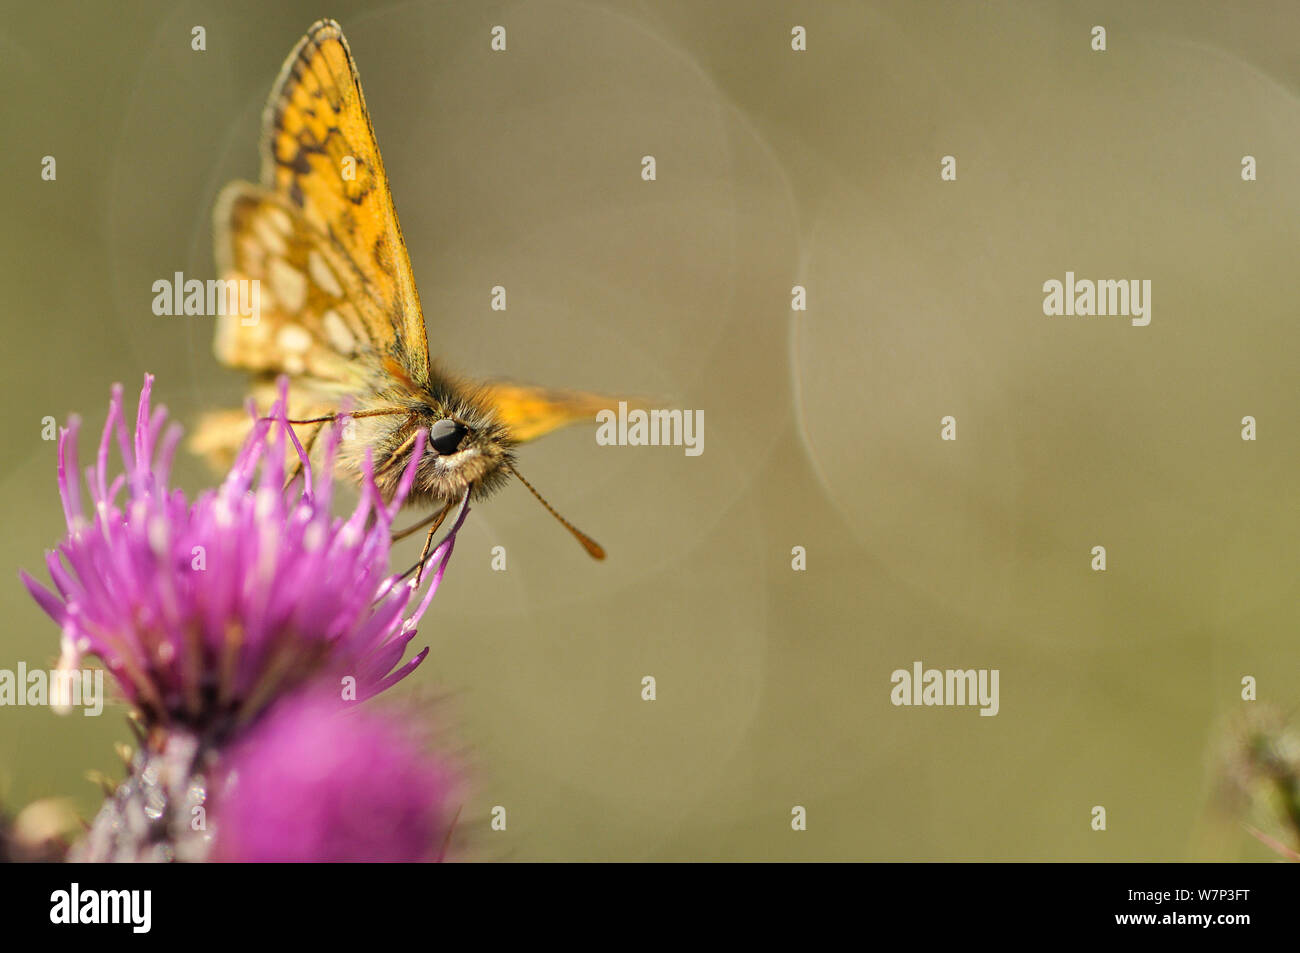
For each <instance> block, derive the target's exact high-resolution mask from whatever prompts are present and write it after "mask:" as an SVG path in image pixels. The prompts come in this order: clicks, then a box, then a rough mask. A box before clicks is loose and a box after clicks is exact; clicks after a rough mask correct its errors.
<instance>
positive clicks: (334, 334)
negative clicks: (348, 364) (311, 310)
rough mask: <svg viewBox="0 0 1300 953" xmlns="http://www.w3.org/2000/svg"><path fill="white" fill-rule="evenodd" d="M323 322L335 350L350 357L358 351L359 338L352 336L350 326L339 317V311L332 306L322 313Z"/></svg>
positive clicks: (326, 334)
mask: <svg viewBox="0 0 1300 953" xmlns="http://www.w3.org/2000/svg"><path fill="white" fill-rule="evenodd" d="M321 324H322V326H323V327H324V328H325V336H326V337H327V338H329V342H330V345H331V346H332V347H333V348H334V350H336V351H338V352H339V353H340V354H345V355H347V356H349V357H351V356H352V355H353V354H355V353H356V352H357V339H356V338H354V337H353V336H352V332H351V331H349V330H348V326H347V325H346V324H345V323H344V322H343V319H342V318H340V317H339V313H338V312H337V311H335V310H334V309H333V308H331V309H330V310H328V311H326V312H325V313H324V314H323V315H321Z"/></svg>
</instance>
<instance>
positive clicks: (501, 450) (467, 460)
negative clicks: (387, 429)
mask: <svg viewBox="0 0 1300 953" xmlns="http://www.w3.org/2000/svg"><path fill="white" fill-rule="evenodd" d="M457 410H458V411H459V412H453V413H448V412H446V411H445V410H444V411H443V412H442V413H439V411H438V410H437V409H435V408H431V407H426V408H422V413H420V414H418V415H417V416H416V419H414V420H412V421H411V423H412V424H413V426H414V427H415V428H423V429H424V430H425V431H426V432H427V433H428V439H427V441H426V443H425V451H424V454H423V456H421V458H420V465H419V468H418V469H417V471H416V474H415V486H414V487H413V490H412V495H413V496H415V497H424V498H426V499H430V500H437V501H441V502H444V503H450V502H455V501H458V500H461V499H463V498H464V496H465V493H466V491H468V492H469V497H470V500H471V501H472V502H477V501H479V500H482V499H484V498H486V497H487V496H489V495H491V494H492V493H494V492H495V491H496V490H498V489H500V488H501V487H502V486H503V485H504V484H505V483H506V482H507V481H508V480H509V478H510V470H511V466H512V464H513V462H514V454H513V453H512V452H511V447H512V446H513V444H514V442H513V441H512V440H511V439H510V434H509V432H508V431H507V430H506V429H505V428H504V427H502V426H501V425H500V424H498V423H496V421H495V420H493V419H492V418H491V417H490V416H489V415H487V414H483V413H478V412H475V411H476V409H472V408H458V409H457Z"/></svg>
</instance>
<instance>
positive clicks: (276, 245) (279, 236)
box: [252, 209, 289, 255]
mask: <svg viewBox="0 0 1300 953" xmlns="http://www.w3.org/2000/svg"><path fill="white" fill-rule="evenodd" d="M275 211H277V212H279V211H280V210H279V209H276V210H275ZM280 214H281V215H283V214H284V213H283V212H280ZM252 228H253V234H254V235H256V236H257V239H258V241H260V242H261V243H262V245H263V246H264V247H266V248H267V249H268V250H269V251H270V252H271V253H272V254H275V255H284V254H286V253H287V252H288V251H289V243H288V242H286V241H285V240H284V233H283V232H280V231H277V230H276V228H275V226H274V225H272V224H271V222H270V220H269V218H265V217H263V216H260V215H259V216H255V217H254V218H253V222H252Z"/></svg>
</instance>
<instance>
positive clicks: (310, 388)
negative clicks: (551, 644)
mask: <svg viewBox="0 0 1300 953" xmlns="http://www.w3.org/2000/svg"><path fill="white" fill-rule="evenodd" d="M261 151H262V170H261V183H260V184H259V185H253V184H251V183H247V182H232V183H231V184H229V185H228V186H226V188H225V189H224V190H222V192H221V193H220V195H219V197H218V199H217V202H216V207H215V210H214V218H215V228H216V232H215V235H216V237H215V249H216V258H217V267H218V271H219V272H220V274H221V278H222V279H223V280H226V281H229V280H231V279H234V280H244V281H255V282H257V283H258V287H259V299H260V304H259V308H258V314H257V315H256V320H250V319H249V317H248V316H242V315H240V314H224V315H220V316H218V318H217V328H216V335H215V340H214V344H213V346H214V350H215V353H216V356H217V359H218V360H219V361H221V362H222V363H223V364H226V365H229V366H231V367H234V368H240V369H244V370H247V371H250V372H252V374H253V375H254V380H253V385H252V394H251V396H252V398H253V400H254V402H255V403H256V404H257V406H258V407H259V408H261V409H262V412H263V413H265V412H266V409H267V408H269V407H270V406H271V404H272V403H273V401H274V399H275V383H274V382H275V379H276V378H277V376H279V375H282V374H284V375H288V376H289V379H290V384H291V387H290V407H289V409H288V413H289V416H290V418H292V419H291V422H292V423H293V424H294V425H295V427H298V428H300V429H299V431H298V432H299V434H300V437H301V439H302V442H303V445H304V447H306V448H307V450H308V452H310V449H311V447H312V445H313V443H314V441H315V439H316V437H317V436H318V435H319V433H320V432H321V429H322V428H323V427H325V426H328V425H330V424H331V422H333V421H335V420H337V419H339V418H340V417H342V416H344V414H342V413H341V408H343V407H344V405H345V403H346V411H347V413H346V419H347V420H348V421H349V423H348V425H347V426H346V427H345V429H344V431H343V433H344V436H343V439H342V442H341V444H340V447H339V453H338V459H337V469H338V471H339V472H340V474H341V475H343V476H344V477H346V478H350V479H352V480H354V481H360V480H361V479H362V478H363V477H362V474H363V469H362V468H363V465H364V461H365V457H366V455H367V453H369V454H370V455H371V459H372V464H371V465H372V467H373V472H374V478H375V482H376V485H377V486H378V487H379V489H380V492H381V493H382V494H383V495H384V496H385V498H387V499H391V497H392V495H393V493H394V491H395V490H396V489H397V486H398V483H399V481H400V479H401V476H402V473H403V471H404V470H405V469H406V466H407V464H408V463H409V461H410V458H411V454H412V452H413V448H414V446H415V443H416V439H417V433H418V432H419V431H421V430H424V431H425V432H426V433H427V445H426V450H425V452H424V454H423V455H422V457H421V459H420V462H419V466H418V469H417V471H416V476H415V483H414V486H413V488H412V490H411V493H410V495H409V496H408V497H407V500H408V502H414V503H418V504H425V505H432V506H433V507H434V512H433V513H432V514H431V515H430V516H429V517H428V518H427V519H426V520H422V521H421V522H419V523H417V524H416V525H415V526H412V527H410V528H409V529H407V530H404V531H401V532H399V533H395V534H394V539H398V538H401V537H403V536H406V535H409V534H410V533H412V532H414V531H415V530H417V529H420V528H423V526H425V525H428V524H432V525H431V528H430V530H429V534H428V537H427V539H426V541H425V549H424V554H423V555H422V556H421V561H420V563H419V564H417V567H419V568H421V569H422V567H423V564H424V560H425V558H427V556H428V553H429V551H430V547H431V546H432V543H433V538H434V533H435V532H436V531H437V529H438V527H439V526H440V525H441V523H442V521H443V519H444V518H445V517H446V515H447V514H448V512H450V510H451V509H452V507H453V506H455V505H457V504H459V503H462V502H464V503H468V502H470V501H477V500H480V499H483V498H485V497H487V496H488V495H490V494H491V493H493V492H495V491H496V490H498V489H500V488H501V487H502V486H503V485H504V484H505V483H507V482H508V481H509V479H510V477H511V476H514V477H516V478H518V479H519V481H520V482H521V483H523V484H524V486H525V487H527V488H528V490H529V491H530V492H531V493H532V494H533V495H534V496H536V497H537V499H538V500H539V501H540V502H541V503H542V505H543V506H545V507H546V509H547V510H548V511H549V512H550V513H551V514H552V515H553V516H555V518H556V519H558V520H559V521H560V522H561V523H562V524H563V525H564V526H565V527H566V528H567V529H568V530H569V532H571V533H572V534H573V535H574V537H575V538H576V539H577V540H578V541H579V542H580V543H581V544H582V545H583V547H584V548H585V549H586V550H587V552H588V553H590V554H591V555H592V556H593V557H594V558H596V559H603V558H604V557H605V552H604V550H603V549H602V548H601V547H600V545H599V544H598V543H596V542H595V540H593V539H591V538H590V537H589V536H587V535H586V534H584V533H582V532H581V531H580V530H578V529H577V528H576V527H574V526H573V525H572V524H571V523H569V522H568V521H567V520H565V519H564V517H562V516H560V515H559V513H557V512H556V511H555V510H554V509H553V508H552V507H551V505H550V504H549V503H547V502H546V500H545V499H543V498H542V496H541V494H539V493H538V492H537V491H536V490H535V489H533V487H532V485H531V484H530V483H529V482H528V481H527V480H525V479H524V478H523V477H522V476H521V475H520V474H519V471H518V469H517V466H516V463H515V447H516V446H517V445H519V444H521V443H524V442H527V441H530V440H533V439H536V438H537V437H540V436H542V435H544V434H546V433H549V432H550V431H552V430H554V429H556V428H557V427H561V426H564V425H565V424H569V423H573V422H575V421H579V420H584V419H586V420H591V419H593V415H594V414H595V413H596V412H597V411H599V410H601V409H603V408H607V407H609V406H610V403H611V402H610V399H609V398H606V397H602V396H600V395H598V394H590V393H585V392H581V391H569V390H553V389H548V388H541V387H531V386H528V385H524V384H518V383H513V382H507V381H497V380H473V379H470V378H464V377H460V376H457V375H454V374H452V373H450V372H448V371H446V370H444V369H442V368H441V367H439V366H438V365H436V364H435V363H434V361H433V360H432V359H431V358H430V355H429V343H428V337H427V334H426V331H425V323H424V314H423V311H422V309H421V307H420V298H419V295H418V293H417V292H416V288H415V279H414V275H413V273H412V269H411V262H410V258H409V256H408V254H407V250H406V243H405V242H404V241H403V240H402V230H401V227H400V225H399V224H398V221H397V212H396V210H395V209H394V206H393V199H392V195H391V193H390V191H389V187H388V178H387V176H386V175H385V174H384V166H383V161H382V160H381V159H380V155H379V146H378V144H377V143H376V141H375V134H374V130H373V128H372V127H371V123H370V115H369V113H368V112H367V110H366V103H365V99H364V98H363V96H362V94H361V85H360V81H359V79H358V76H357V69H356V65H355V63H354V61H353V58H352V53H351V51H350V50H349V48H348V44H347V40H346V39H344V36H343V31H342V29H341V28H340V27H339V25H338V24H337V23H335V22H334V21H333V20H319V21H317V22H316V23H315V24H313V25H312V27H311V29H310V30H308V32H307V35H306V36H304V37H303V38H302V39H301V40H300V41H299V43H298V45H297V46H296V47H295V48H294V50H293V52H292V53H291V54H290V55H289V58H288V59H287V60H286V61H285V63H284V66H283V68H282V69H281V71H280V75H279V77H278V78H277V80H276V81H275V85H274V86H273V88H272V90H271V95H270V98H269V100H268V101H267V105H266V109H265V112H264V113H263V116H262V145H261ZM251 426H252V421H251V418H250V416H249V415H248V413H247V412H246V411H242V410H232V411H219V412H214V413H209V414H207V415H205V416H204V418H203V419H202V420H201V421H200V424H199V427H198V428H197V430H196V432H195V435H194V437H193V438H192V440H191V447H192V448H193V449H194V450H195V451H197V452H198V453H200V454H202V455H205V456H207V457H208V458H209V459H210V460H212V461H213V462H214V463H217V464H220V463H222V462H226V461H228V460H229V459H230V458H232V457H233V454H234V451H235V450H236V449H237V448H238V446H239V445H240V444H241V443H242V441H243V440H244V438H245V436H246V435H247V433H248V430H249V428H250V427H251ZM417 567H412V568H413V569H414V568H417Z"/></svg>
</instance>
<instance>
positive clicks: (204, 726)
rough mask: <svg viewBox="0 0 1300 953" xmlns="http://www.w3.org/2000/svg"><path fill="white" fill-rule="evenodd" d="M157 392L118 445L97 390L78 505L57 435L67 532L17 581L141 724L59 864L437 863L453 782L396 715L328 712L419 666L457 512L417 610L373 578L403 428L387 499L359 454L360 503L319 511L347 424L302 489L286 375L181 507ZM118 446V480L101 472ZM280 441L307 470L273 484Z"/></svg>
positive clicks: (399, 582) (384, 562)
mask: <svg viewBox="0 0 1300 953" xmlns="http://www.w3.org/2000/svg"><path fill="white" fill-rule="evenodd" d="M152 384H153V378H152V377H151V376H146V377H145V383H144V389H143V390H142V391H141V394H140V402H139V407H138V410H137V412H136V421H135V427H134V431H133V432H132V433H128V429H127V425H126V422H125V420H124V419H123V414H122V388H121V387H120V386H116V387H114V388H113V397H112V402H111V404H110V407H109V413H108V420H107V422H106V423H105V425H104V432H103V436H102V438H101V440H100V445H99V453H98V456H97V458H96V463H95V466H93V467H89V468H87V471H86V486H87V489H88V492H89V504H90V505H89V507H84V506H83V499H82V491H81V485H80V481H79V480H78V466H77V447H76V442H77V431H78V422H77V420H76V418H73V420H72V421H71V422H70V424H69V426H68V427H67V428H65V429H64V430H62V431H60V435H59V464H58V483H59V494H60V496H61V497H62V499H63V508H64V515H65V517H66V519H67V524H68V534H67V536H66V537H65V538H64V540H63V542H61V543H60V544H59V545H58V547H57V548H56V549H55V550H54V551H53V552H51V553H48V554H47V556H46V565H47V566H48V568H49V573H50V578H51V579H52V580H53V583H54V588H55V590H56V591H55V592H50V591H49V590H47V589H45V588H44V587H43V586H41V585H39V584H38V583H36V582H35V581H34V580H33V579H32V578H31V577H30V576H28V575H27V574H26V573H22V574H21V575H22V580H23V582H24V584H25V585H26V586H27V588H28V590H29V591H30V592H31V594H32V596H33V597H34V598H35V599H36V601H37V602H38V603H39V604H40V605H41V607H42V608H43V609H44V610H45V611H46V612H47V613H48V614H49V615H50V617H51V618H53V619H54V621H55V622H57V623H58V624H59V626H60V628H61V630H62V646H63V651H62V658H61V659H60V668H63V669H75V668H77V667H79V666H80V664H81V660H82V659H83V657H85V656H90V655H93V656H97V657H98V658H99V659H100V660H102V662H103V663H104V666H105V667H106V668H107V670H108V671H109V672H110V673H111V674H112V675H113V677H114V678H115V679H116V681H117V684H118V686H119V687H120V688H121V690H122V692H123V694H124V695H125V696H126V698H127V700H128V701H129V702H131V703H132V704H133V706H134V707H135V708H136V710H137V711H138V712H139V713H140V716H141V718H142V720H143V723H144V725H145V727H146V729H148V730H147V732H145V733H142V734H140V735H138V740H139V741H140V743H141V747H140V750H139V751H137V752H136V753H134V754H133V755H131V756H130V759H129V761H128V776H127V778H126V779H125V780H124V781H123V782H122V783H121V784H120V785H118V786H117V788H116V790H114V791H113V792H112V793H111V794H110V796H109V797H108V799H107V800H106V801H105V803H104V806H103V807H102V808H101V810H100V812H99V814H98V815H97V817H96V819H95V821H94V823H93V824H92V825H91V827H90V830H89V832H88V833H87V835H86V837H85V839H84V840H83V841H82V842H81V843H79V844H78V845H76V846H75V847H74V848H73V849H72V852H71V853H70V855H69V856H70V858H71V859H74V860H95V861H104V860H207V859H209V858H210V857H212V856H213V851H214V849H215V850H216V851H218V852H219V854H220V856H221V857H222V858H224V859H231V860H269V859H281V860H320V861H327V860H417V859H440V856H441V854H440V851H441V849H443V848H444V847H445V843H446V839H447V838H446V832H447V831H449V829H450V824H451V823H453V820H454V819H453V818H452V812H451V811H450V810H449V803H450V801H449V799H450V797H451V796H452V792H453V790H454V786H455V785H454V779H455V773H454V772H453V771H452V770H451V769H449V768H447V767H446V766H444V765H443V764H442V763H440V762H438V761H437V760H435V759H433V758H432V757H430V756H429V755H428V754H427V753H426V752H425V751H424V750H423V747H422V746H421V745H419V744H417V742H416V740H415V738H414V737H413V735H412V728H411V727H410V726H409V725H406V724H404V723H403V722H402V721H400V720H398V719H397V718H395V717H394V716H393V715H391V714H384V713H382V712H377V711H371V710H369V709H365V710H352V711H344V709H349V708H354V707H355V703H356V702H357V701H360V700H363V699H365V698H368V697H370V696H373V695H375V694H377V693H379V692H382V691H384V690H385V689H386V688H388V687H390V686H392V685H393V684H394V683H396V682H398V681H400V680H401V679H403V678H405V677H406V676H407V675H409V674H410V673H411V672H412V671H413V670H414V669H415V668H416V667H417V666H418V665H419V664H420V663H421V662H422V661H423V660H424V658H425V656H426V655H427V654H428V649H427V648H426V649H424V650H423V651H421V652H420V653H418V654H417V655H415V656H414V657H412V658H410V659H408V660H407V661H405V662H403V661H402V658H403V656H404V655H405V654H406V649H407V646H408V644H409V643H410V641H411V640H412V639H413V638H414V637H415V634H416V628H415V627H416V624H417V623H418V621H419V620H420V618H421V617H422V616H423V615H424V613H425V611H426V610H427V609H428V607H429V603H430V601H431V600H432V598H433V594H434V592H435V591H436V590H437V588H438V584H439V583H440V581H441V579H442V576H443V573H444V572H445V570H446V567H447V561H448V560H449V558H450V557H451V551H452V547H453V544H454V541H455V536H456V533H457V531H458V530H459V529H460V526H461V524H462V522H463V521H464V518H465V515H466V513H467V512H468V506H467V505H463V506H462V507H461V513H460V516H459V518H458V519H457V521H456V524H455V526H453V527H452V530H451V532H450V534H449V535H448V537H447V539H446V540H445V541H444V542H443V543H442V544H441V545H440V546H439V547H438V548H437V549H436V550H434V552H433V554H432V556H431V560H430V561H431V563H432V564H433V565H434V566H435V569H434V571H433V572H432V573H431V574H430V575H431V581H430V583H429V586H428V589H427V591H426V592H425V593H424V595H423V596H422V597H419V596H418V595H417V589H418V586H417V585H416V583H414V582H411V583H407V582H404V581H403V577H402V576H396V575H392V574H390V573H389V571H388V557H389V546H390V539H391V536H390V530H391V526H392V521H393V519H394V517H395V516H396V514H397V512H398V510H399V509H400V508H401V505H402V503H403V502H404V500H405V499H406V496H407V494H408V493H409V492H410V489H411V486H412V483H413V481H414V479H415V472H416V467H417V466H418V464H419V461H420V457H421V455H422V453H423V450H424V447H425V442H426V439H427V434H426V433H425V432H424V431H419V433H418V434H417V436H416V441H415V446H414V451H413V453H412V456H411V460H410V463H409V465H408V466H407V468H406V470H405V471H404V472H403V476H402V479H401V481H400V483H399V485H398V487H397V490H396V492H395V493H394V494H393V497H392V499H391V500H388V501H385V500H384V499H383V497H382V495H381V493H380V491H379V489H378V487H377V486H376V484H375V480H374V475H373V471H372V468H371V461H370V457H369V454H367V457H366V459H365V461H364V464H363V467H362V473H363V483H362V487H361V499H360V501H359V502H358V504H357V506H356V508H355V510H353V512H352V514H351V515H350V516H349V517H347V518H336V517H334V516H332V515H331V513H330V503H331V493H332V487H333V483H332V474H333V464H334V460H335V457H336V455H337V452H338V446H339V442H340V440H341V437H342V424H341V422H339V421H336V422H335V423H334V425H333V426H328V427H326V428H325V430H324V431H323V433H322V434H321V436H322V437H323V438H324V454H323V461H322V463H323V466H321V467H320V468H319V470H318V471H317V472H316V474H315V476H314V478H313V473H312V468H311V464H310V461H309V459H308V457H307V454H306V453H305V451H304V450H303V448H302V446H301V444H300V443H299V442H298V439H297V437H296V436H295V434H294V432H293V428H292V426H291V425H290V424H289V422H288V419H287V411H286V408H287V406H288V385H287V382H286V381H284V380H281V382H280V395H279V400H278V401H277V402H276V404H275V406H274V407H273V408H272V411H271V413H270V415H269V417H266V418H260V419H259V418H257V417H256V415H255V414H254V426H253V430H252V433H251V434H250V435H249V437H248V439H247V441H246V442H245V444H244V446H243V448H242V449H241V451H240V453H239V455H238V458H237V459H236V461H235V463H234V466H233V467H232V468H231V470H230V473H229V474H228V475H227V476H226V478H225V480H224V481H223V482H222V484H221V485H220V486H219V487H218V488H217V489H215V490H209V491H206V492H204V493H201V494H199V496H198V497H197V499H195V500H194V501H193V502H192V503H191V502H187V500H186V498H185V495H184V494H183V493H182V492H181V491H179V490H176V489H172V488H170V487H169V486H168V476H169V472H170V467H171V461H172V457H173V454H174V452H175V449H176V446H177V444H178V441H179V438H180V431H179V428H178V427H176V426H175V425H172V426H171V427H170V428H168V429H167V430H166V431H165V432H164V430H163V427H164V423H165V421H166V416H167V414H166V411H165V410H164V409H163V408H161V407H159V408H157V409H153V408H151V406H150V391H151V388H152ZM251 412H252V410H251V408H250V413H251ZM272 428H274V432H272ZM114 443H116V444H117V448H118V451H119V453H120V455H121V458H122V464H123V471H122V472H121V473H118V474H116V475H110V466H109V458H110V450H111V448H112V445H113V444H114ZM290 444H292V448H293V450H292V453H294V454H296V456H297V459H298V460H299V461H300V462H301V464H302V476H301V478H295V479H294V480H293V482H292V484H291V486H290V487H289V488H287V489H286V488H285V481H286V476H287V474H286V459H287V458H289V459H292V457H291V455H290V450H289V447H290ZM210 789H215V790H216V791H217V792H219V796H218V797H216V798H210V797H209V791H210ZM210 802H211V803H210ZM209 808H212V809H213V818H212V820H213V824H212V825H211V826H209V824H208V823H207V820H206V819H207V813H206V812H207V811H208V809H209Z"/></svg>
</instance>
